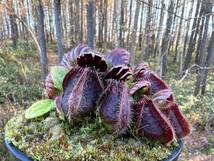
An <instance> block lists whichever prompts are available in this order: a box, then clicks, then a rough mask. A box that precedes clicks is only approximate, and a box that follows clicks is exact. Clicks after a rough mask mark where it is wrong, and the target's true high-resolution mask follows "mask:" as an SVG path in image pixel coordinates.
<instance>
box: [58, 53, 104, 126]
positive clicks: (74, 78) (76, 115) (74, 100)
mask: <svg viewBox="0 0 214 161" xmlns="http://www.w3.org/2000/svg"><path fill="white" fill-rule="evenodd" d="M106 69H107V64H106V62H105V60H104V59H103V58H102V57H101V56H99V55H97V54H95V53H94V52H92V51H91V52H85V53H84V54H83V55H80V56H79V57H78V58H77V66H76V67H74V68H72V69H71V70H70V71H69V73H68V74H67V75H66V76H65V78H64V81H63V94H62V95H61V96H60V97H59V98H58V99H57V110H58V111H59V112H60V113H64V116H65V117H66V118H67V120H68V121H69V122H70V123H72V122H74V121H79V120H80V121H81V120H83V119H84V117H87V116H90V114H91V113H93V112H94V111H95V110H96V107H97V104H96V103H97V100H98V99H99V96H100V95H101V93H102V92H103V89H104V87H103V84H102V81H101V79H100V77H99V73H103V72H105V71H106Z"/></svg>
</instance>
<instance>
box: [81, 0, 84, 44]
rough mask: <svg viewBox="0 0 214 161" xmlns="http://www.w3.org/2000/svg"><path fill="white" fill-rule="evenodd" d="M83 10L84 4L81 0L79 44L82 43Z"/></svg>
mask: <svg viewBox="0 0 214 161" xmlns="http://www.w3.org/2000/svg"><path fill="white" fill-rule="evenodd" d="M83 10H84V3H83V0H81V24H80V42H81V43H82V42H83Z"/></svg>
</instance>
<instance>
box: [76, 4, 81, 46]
mask: <svg viewBox="0 0 214 161" xmlns="http://www.w3.org/2000/svg"><path fill="white" fill-rule="evenodd" d="M79 2H80V1H79V0H75V42H76V43H79V42H80V15H79V12H80V5H79V4H80V3H79Z"/></svg>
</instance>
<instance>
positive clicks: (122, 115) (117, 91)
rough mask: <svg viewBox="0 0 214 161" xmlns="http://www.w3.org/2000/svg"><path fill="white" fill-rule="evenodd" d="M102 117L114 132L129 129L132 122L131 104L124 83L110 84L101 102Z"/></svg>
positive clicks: (115, 82)
mask: <svg viewBox="0 0 214 161" xmlns="http://www.w3.org/2000/svg"><path fill="white" fill-rule="evenodd" d="M100 115H101V118H102V119H103V121H104V122H105V123H107V124H109V125H111V126H112V129H113V131H117V132H118V131H120V130H122V129H126V128H127V126H128V124H129V121H130V102H129V95H128V88H127V85H126V83H125V82H124V81H117V80H113V81H111V82H110V84H109V85H108V87H107V89H106V91H105V92H104V95H103V97H102V100H101V104H100Z"/></svg>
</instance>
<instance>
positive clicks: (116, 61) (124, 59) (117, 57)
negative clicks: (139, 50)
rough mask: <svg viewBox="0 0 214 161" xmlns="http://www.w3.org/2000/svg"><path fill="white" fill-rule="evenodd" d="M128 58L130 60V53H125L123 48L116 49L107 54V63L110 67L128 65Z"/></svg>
mask: <svg viewBox="0 0 214 161" xmlns="http://www.w3.org/2000/svg"><path fill="white" fill-rule="evenodd" d="M129 58H130V53H129V52H128V51H126V50H125V49H123V48H116V49H114V50H112V51H111V52H110V53H109V54H108V56H107V61H108V62H109V63H110V64H111V65H112V66H117V65H128V64H129Z"/></svg>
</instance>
